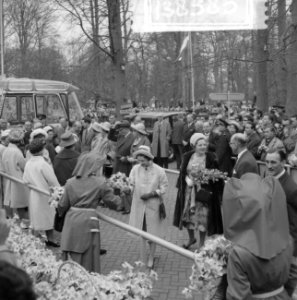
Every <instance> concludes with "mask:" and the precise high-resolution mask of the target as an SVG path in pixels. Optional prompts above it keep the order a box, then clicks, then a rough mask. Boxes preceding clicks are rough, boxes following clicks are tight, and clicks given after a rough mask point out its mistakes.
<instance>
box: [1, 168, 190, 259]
mask: <svg viewBox="0 0 297 300" xmlns="http://www.w3.org/2000/svg"><path fill="white" fill-rule="evenodd" d="M0 176H2V177H4V178H6V179H8V180H11V181H14V182H17V183H19V184H23V185H26V186H27V187H28V188H29V189H32V190H34V191H37V192H39V193H41V194H43V195H46V196H50V193H49V192H48V191H46V190H43V189H40V188H38V187H36V186H34V185H31V184H26V183H25V182H24V181H23V180H21V179H18V178H16V177H13V176H10V175H8V174H6V173H4V172H1V171H0ZM96 212H97V214H98V217H99V219H101V220H103V221H105V222H108V223H110V224H112V225H115V226H117V227H119V228H121V229H123V230H125V231H128V232H130V233H132V234H135V235H137V236H140V237H141V238H143V239H145V240H148V241H151V242H153V243H156V244H157V245H159V246H161V247H164V248H167V249H168V250H170V251H172V252H175V253H177V254H179V255H182V256H184V257H186V258H189V259H191V260H194V253H193V252H191V251H189V250H186V249H184V248H181V247H179V246H177V245H175V244H173V243H170V242H167V241H165V240H163V239H161V238H159V237H156V236H154V235H152V234H150V233H147V232H145V231H142V230H140V229H137V228H135V227H133V226H131V225H128V224H126V223H123V222H121V221H118V220H116V219H114V218H111V217H108V216H106V215H104V214H103V213H101V212H99V211H98V210H97V211H96Z"/></svg>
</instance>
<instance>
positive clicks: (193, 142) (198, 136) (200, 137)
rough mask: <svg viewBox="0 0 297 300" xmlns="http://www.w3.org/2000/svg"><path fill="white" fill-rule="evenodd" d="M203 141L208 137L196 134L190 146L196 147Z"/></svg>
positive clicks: (192, 137)
mask: <svg viewBox="0 0 297 300" xmlns="http://www.w3.org/2000/svg"><path fill="white" fill-rule="evenodd" d="M201 139H204V140H206V136H205V135H204V134H202V133H194V134H193V135H192V136H191V138H190V144H191V145H192V147H194V146H195V145H196V144H197V142H198V141H199V140H201Z"/></svg>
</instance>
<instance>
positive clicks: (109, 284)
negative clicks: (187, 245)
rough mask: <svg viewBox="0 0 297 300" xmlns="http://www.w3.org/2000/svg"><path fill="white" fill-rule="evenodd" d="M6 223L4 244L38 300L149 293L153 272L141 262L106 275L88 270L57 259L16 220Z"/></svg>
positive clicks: (107, 299)
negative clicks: (32, 287) (32, 285)
mask: <svg viewBox="0 0 297 300" xmlns="http://www.w3.org/2000/svg"><path fill="white" fill-rule="evenodd" d="M10 225H11V230H10V234H9V237H8V240H7V246H8V247H9V249H11V250H12V251H14V253H15V255H16V257H17V259H18V263H19V266H20V267H21V268H23V269H24V270H25V271H26V272H27V273H28V274H29V276H30V277H31V279H32V281H33V284H34V289H35V292H36V294H37V299H38V300H94V299H102V300H129V299H131V300H132V299H139V300H140V299H143V298H146V297H148V296H150V294H151V292H152V288H153V282H154V281H155V280H157V274H156V273H155V272H154V271H145V268H144V267H143V264H142V263H141V262H136V263H135V265H133V266H132V265H130V264H128V263H123V264H122V269H121V270H119V271H113V272H111V273H110V274H108V275H102V274H98V273H89V272H87V271H86V270H85V269H84V268H83V267H81V266H80V265H77V264H76V263H74V262H72V261H69V262H68V261H67V262H62V261H61V260H58V259H57V257H56V255H54V254H53V252H52V251H51V250H49V249H46V248H45V245H44V243H43V242H42V241H41V240H40V239H39V238H37V237H35V236H34V235H32V234H31V233H30V232H29V233H24V231H23V230H22V229H21V228H20V226H19V225H18V223H17V221H16V219H13V220H11V221H10Z"/></svg>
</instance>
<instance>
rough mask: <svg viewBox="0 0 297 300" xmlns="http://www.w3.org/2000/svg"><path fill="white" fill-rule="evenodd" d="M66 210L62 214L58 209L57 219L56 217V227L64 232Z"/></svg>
mask: <svg viewBox="0 0 297 300" xmlns="http://www.w3.org/2000/svg"><path fill="white" fill-rule="evenodd" d="M65 216H66V212H65V213H64V214H63V215H62V216H60V215H59V213H58V211H57V210H56V214H55V219H54V229H55V230H56V231H58V232H62V230H63V227H64V221H65Z"/></svg>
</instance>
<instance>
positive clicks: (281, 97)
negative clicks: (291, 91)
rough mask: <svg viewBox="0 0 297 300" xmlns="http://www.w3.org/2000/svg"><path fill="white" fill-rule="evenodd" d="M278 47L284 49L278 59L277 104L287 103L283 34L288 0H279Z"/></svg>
mask: <svg viewBox="0 0 297 300" xmlns="http://www.w3.org/2000/svg"><path fill="white" fill-rule="evenodd" d="M277 4H278V19H277V24H278V47H279V49H283V50H282V51H281V52H280V53H279V56H278V59H277V66H278V72H277V81H278V100H277V104H281V105H285V103H286V98H287V86H286V82H287V64H286V55H285V50H284V49H285V47H284V40H283V34H284V32H285V30H286V17H285V16H286V0H278V3H277Z"/></svg>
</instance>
